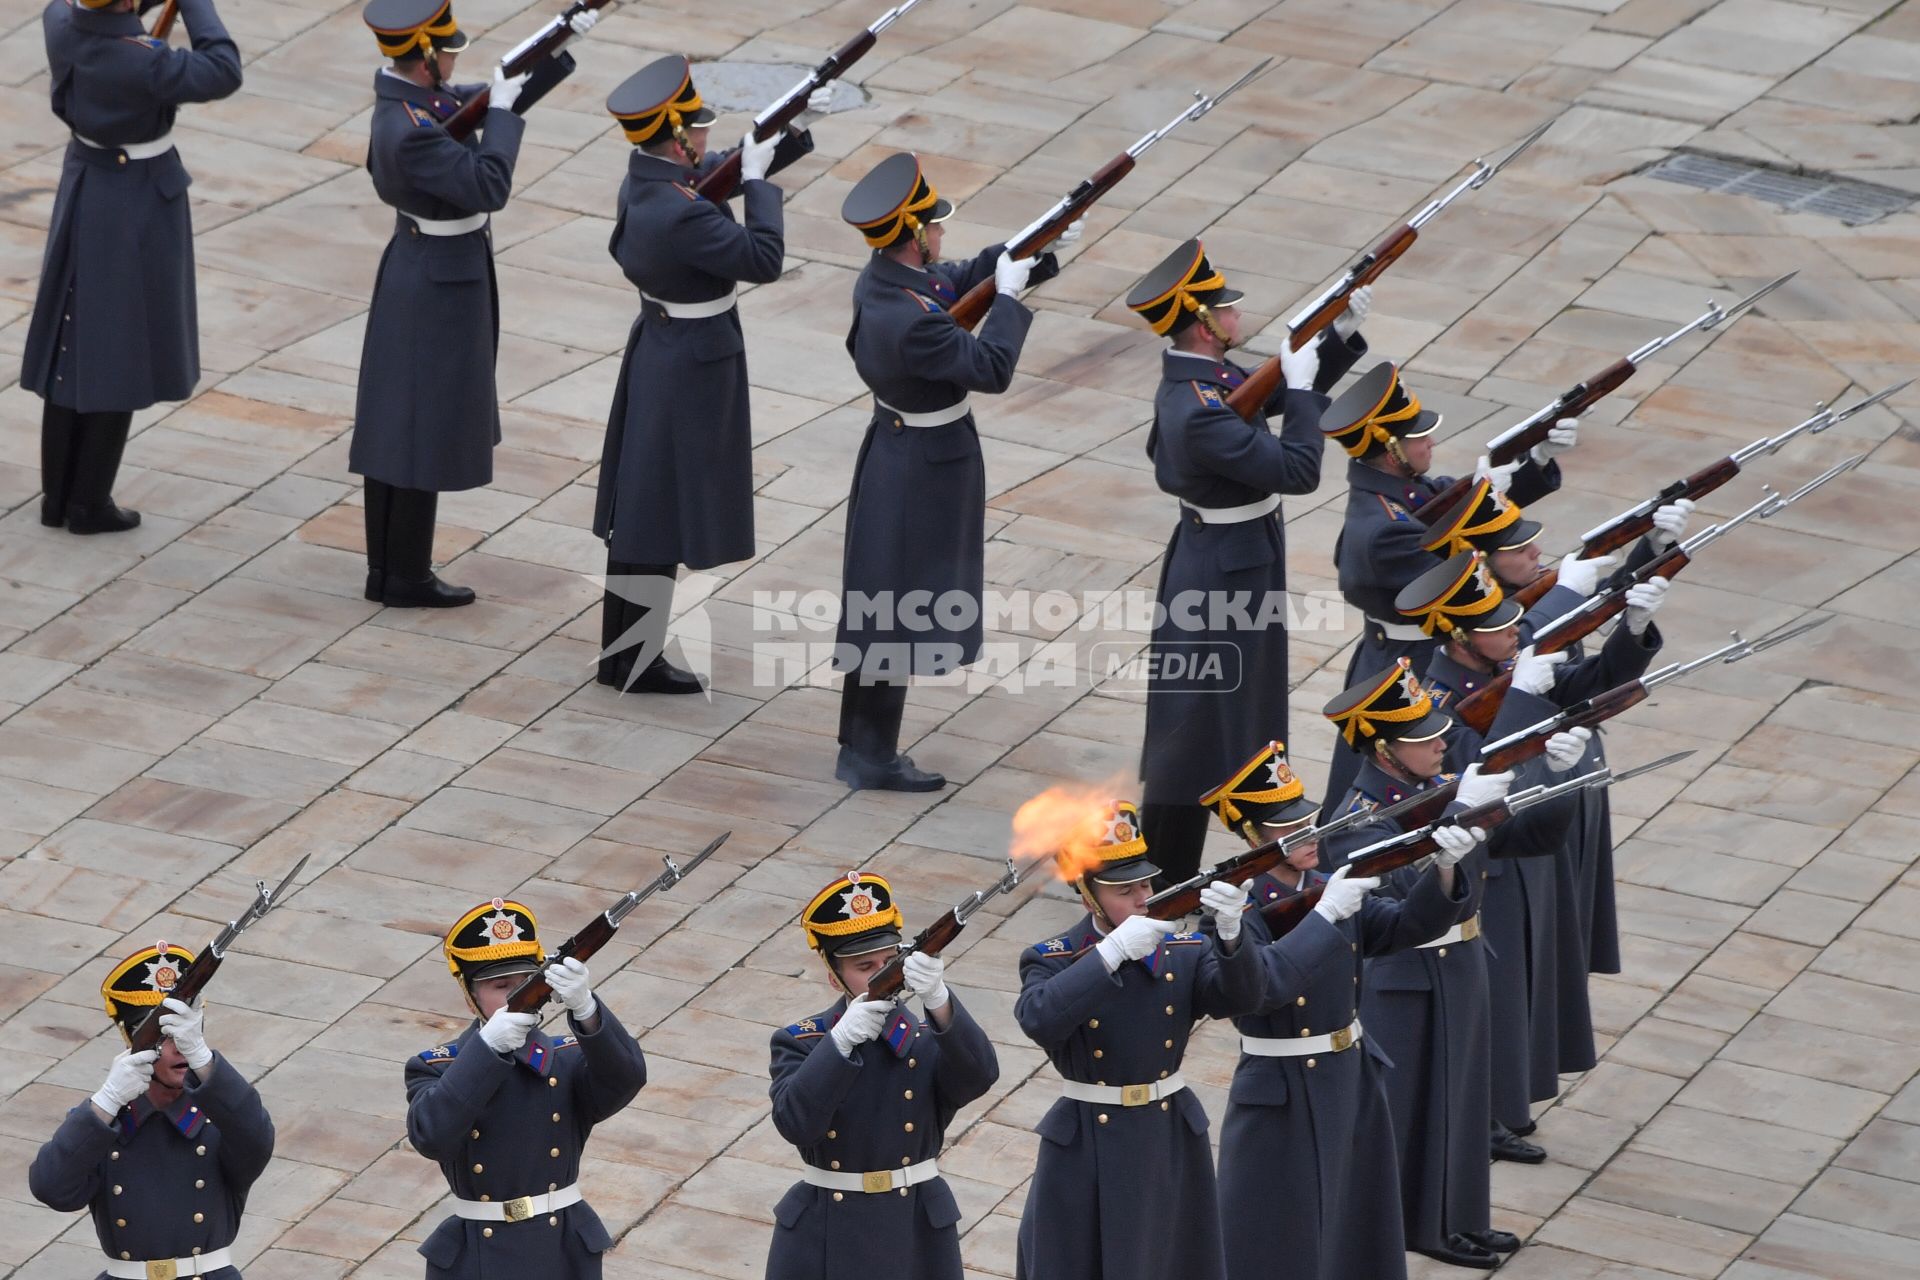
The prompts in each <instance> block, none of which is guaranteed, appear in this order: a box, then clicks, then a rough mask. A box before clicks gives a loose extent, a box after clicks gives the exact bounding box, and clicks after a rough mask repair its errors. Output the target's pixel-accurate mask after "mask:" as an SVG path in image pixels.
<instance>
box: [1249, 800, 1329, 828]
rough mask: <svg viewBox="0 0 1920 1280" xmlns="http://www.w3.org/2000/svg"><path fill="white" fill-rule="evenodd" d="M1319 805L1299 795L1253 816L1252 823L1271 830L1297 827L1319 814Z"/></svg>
mask: <svg viewBox="0 0 1920 1280" xmlns="http://www.w3.org/2000/svg"><path fill="white" fill-rule="evenodd" d="M1319 813H1320V806H1319V805H1317V804H1315V803H1314V802H1313V801H1311V800H1309V799H1307V798H1306V797H1305V796H1301V797H1300V798H1299V799H1298V800H1289V801H1287V802H1286V803H1285V804H1283V805H1281V806H1280V807H1279V808H1277V809H1275V810H1273V812H1271V813H1265V814H1262V815H1261V816H1260V817H1258V818H1255V819H1254V820H1253V821H1254V825H1255V826H1259V827H1266V828H1270V829H1272V830H1285V829H1286V828H1289V827H1297V826H1299V825H1300V824H1301V823H1303V822H1312V821H1313V820H1314V818H1316V817H1317V816H1319Z"/></svg>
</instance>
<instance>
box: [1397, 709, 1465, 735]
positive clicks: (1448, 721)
mask: <svg viewBox="0 0 1920 1280" xmlns="http://www.w3.org/2000/svg"><path fill="white" fill-rule="evenodd" d="M1451 728H1453V717H1452V716H1448V715H1442V714H1441V713H1440V712H1438V711H1433V712H1429V713H1428V715H1427V718H1426V719H1424V720H1422V721H1421V722H1420V723H1419V724H1417V725H1415V726H1413V728H1411V729H1409V730H1407V732H1405V733H1397V734H1395V735H1394V736H1393V741H1395V742H1431V741H1432V740H1433V739H1435V738H1437V737H1439V736H1440V735H1441V734H1443V733H1445V732H1446V731H1447V730H1449V729H1451Z"/></svg>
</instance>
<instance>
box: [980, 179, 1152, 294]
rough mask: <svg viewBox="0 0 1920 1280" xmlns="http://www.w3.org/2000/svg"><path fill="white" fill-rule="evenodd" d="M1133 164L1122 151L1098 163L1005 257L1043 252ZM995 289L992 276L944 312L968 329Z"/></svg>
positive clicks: (1027, 255)
mask: <svg viewBox="0 0 1920 1280" xmlns="http://www.w3.org/2000/svg"><path fill="white" fill-rule="evenodd" d="M1135 163H1137V162H1136V161H1135V160H1134V158H1133V157H1132V156H1130V155H1128V154H1127V153H1126V152H1124V151H1122V152H1121V153H1120V154H1119V155H1117V156H1115V157H1114V158H1113V159H1111V160H1109V161H1107V162H1106V163H1105V164H1104V165H1102V166H1100V168H1099V170H1098V171H1097V172H1095V173H1094V175H1093V176H1092V177H1091V178H1088V179H1087V180H1086V181H1085V182H1083V183H1081V184H1080V185H1079V186H1078V187H1077V188H1075V189H1074V191H1073V194H1071V195H1069V196H1068V197H1067V198H1066V200H1065V202H1064V203H1063V205H1062V207H1061V209H1060V212H1059V213H1057V214H1055V215H1054V216H1053V217H1051V218H1049V219H1048V220H1047V221H1045V222H1043V223H1041V224H1040V225H1039V226H1037V227H1034V228H1033V229H1032V230H1031V231H1030V232H1028V233H1027V234H1026V235H1023V236H1021V237H1020V238H1019V239H1018V240H1015V241H1014V242H1013V243H1012V244H1010V245H1008V246H1007V256H1008V257H1009V258H1031V257H1033V256H1034V255H1035V254H1038V253H1043V252H1045V251H1046V248H1047V246H1048V245H1050V244H1052V243H1053V242H1054V241H1055V240H1058V239H1059V238H1060V233H1061V232H1063V231H1065V230H1066V229H1067V228H1068V227H1069V226H1071V225H1072V224H1073V223H1074V222H1075V221H1076V220H1077V219H1079V218H1080V217H1082V216H1084V215H1085V214H1086V212H1087V210H1088V209H1091V208H1092V207H1093V206H1094V204H1095V203H1096V202H1097V201H1098V200H1099V199H1100V197H1101V196H1104V195H1105V194H1107V192H1109V191H1111V190H1113V189H1114V188H1115V187H1116V186H1118V185H1119V184H1120V179H1122V178H1124V177H1126V176H1127V175H1128V174H1130V173H1132V172H1133V166H1134V165H1135ZM998 292H999V287H998V286H997V285H996V284H995V283H994V279H993V277H992V276H988V277H987V278H986V279H985V280H982V281H981V282H980V283H979V284H976V285H975V286H973V288H971V289H969V290H967V291H966V293H964V294H962V295H961V297H960V300H959V301H957V302H955V303H954V304H953V305H952V306H951V307H948V308H947V314H948V315H950V316H952V317H953V322H954V323H955V324H957V325H959V326H960V327H961V328H962V329H967V330H971V329H973V328H974V326H976V325H978V324H979V323H980V322H981V321H982V320H984V319H986V318H987V311H988V309H989V308H991V307H992V306H993V299H994V297H995V295H996V294H998Z"/></svg>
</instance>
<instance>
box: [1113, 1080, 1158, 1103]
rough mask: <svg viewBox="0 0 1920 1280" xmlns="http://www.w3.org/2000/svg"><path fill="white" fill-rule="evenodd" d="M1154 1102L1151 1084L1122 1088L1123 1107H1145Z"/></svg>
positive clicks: (1128, 1085) (1126, 1085) (1121, 1099)
mask: <svg viewBox="0 0 1920 1280" xmlns="http://www.w3.org/2000/svg"><path fill="white" fill-rule="evenodd" d="M1152 1101H1153V1086H1152V1085H1150V1084H1123V1085H1121V1086H1120V1105H1121V1106H1123V1107H1144V1106H1146V1105H1147V1104H1148V1103H1149V1102H1152Z"/></svg>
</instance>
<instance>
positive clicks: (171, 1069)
mask: <svg viewBox="0 0 1920 1280" xmlns="http://www.w3.org/2000/svg"><path fill="white" fill-rule="evenodd" d="M153 1082H154V1083H155V1084H157V1085H159V1086H160V1087H161V1088H163V1089H179V1088H182V1087H184V1086H185V1085H186V1082H187V1060H186V1058H185V1056H183V1055H182V1054H181V1052H180V1051H179V1050H178V1049H176V1048H174V1047H173V1041H171V1040H162V1041H161V1042H160V1056H159V1057H157V1058H155V1059H154V1060H153Z"/></svg>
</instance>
